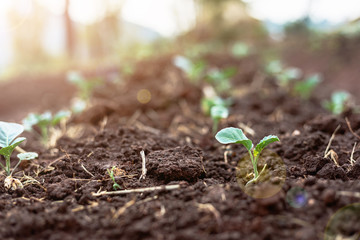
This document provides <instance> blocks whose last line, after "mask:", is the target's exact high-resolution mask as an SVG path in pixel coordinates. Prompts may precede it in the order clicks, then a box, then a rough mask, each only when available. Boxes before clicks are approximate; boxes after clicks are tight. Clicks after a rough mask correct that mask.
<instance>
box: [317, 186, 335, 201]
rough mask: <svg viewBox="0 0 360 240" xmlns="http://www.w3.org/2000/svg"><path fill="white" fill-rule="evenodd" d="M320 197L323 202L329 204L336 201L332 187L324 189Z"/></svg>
mask: <svg viewBox="0 0 360 240" xmlns="http://www.w3.org/2000/svg"><path fill="white" fill-rule="evenodd" d="M321 199H322V201H323V202H324V203H325V204H331V203H334V202H335V201H336V192H335V190H333V189H326V190H324V191H323V193H322V194H321Z"/></svg>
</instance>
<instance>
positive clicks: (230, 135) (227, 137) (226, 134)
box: [215, 127, 280, 185]
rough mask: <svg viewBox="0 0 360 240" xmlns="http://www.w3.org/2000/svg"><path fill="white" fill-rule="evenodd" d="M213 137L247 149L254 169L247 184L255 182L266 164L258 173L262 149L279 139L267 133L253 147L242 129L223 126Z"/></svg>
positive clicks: (224, 142)
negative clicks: (238, 144) (252, 176)
mask: <svg viewBox="0 0 360 240" xmlns="http://www.w3.org/2000/svg"><path fill="white" fill-rule="evenodd" d="M215 138H216V140H218V141H219V142H220V143H222V144H229V143H240V144H242V145H243V146H244V147H245V148H246V150H247V151H248V153H249V155H250V159H251V163H252V166H253V169H254V178H253V179H252V180H250V181H249V182H247V183H246V185H248V184H249V183H252V182H256V181H257V179H258V178H259V177H260V175H261V174H262V172H263V171H264V170H265V168H266V164H265V165H264V167H263V169H262V170H261V172H260V173H259V172H258V169H257V164H258V160H259V157H260V154H261V152H262V150H263V149H264V148H265V147H266V146H267V145H269V144H270V143H273V142H276V141H280V140H279V138H278V137H277V136H274V135H269V136H266V137H264V138H263V139H262V140H261V141H260V142H259V143H258V144H257V145H256V147H255V148H254V149H253V147H254V145H253V143H252V141H251V140H250V139H248V138H247V137H246V136H245V134H244V133H243V131H242V130H241V129H239V128H233V127H229V128H224V129H222V130H220V131H219V132H218V133H217V134H216V136H215Z"/></svg>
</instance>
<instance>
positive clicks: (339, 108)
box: [323, 91, 351, 115]
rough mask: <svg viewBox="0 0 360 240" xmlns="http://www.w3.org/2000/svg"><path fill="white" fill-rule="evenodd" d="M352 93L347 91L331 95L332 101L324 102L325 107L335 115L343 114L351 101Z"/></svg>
mask: <svg viewBox="0 0 360 240" xmlns="http://www.w3.org/2000/svg"><path fill="white" fill-rule="evenodd" d="M350 97H351V95H350V93H348V92H346V91H337V92H334V93H333V94H332V95H331V99H330V101H324V102H323V106H324V107H325V108H326V109H327V110H329V111H330V112H332V113H333V114H335V115H339V114H341V113H343V112H344V111H345V110H346V109H347V108H348V104H349V101H350Z"/></svg>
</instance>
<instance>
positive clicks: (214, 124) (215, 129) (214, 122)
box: [212, 118, 219, 135]
mask: <svg viewBox="0 0 360 240" xmlns="http://www.w3.org/2000/svg"><path fill="white" fill-rule="evenodd" d="M218 125H219V119H218V118H214V119H213V127H212V133H213V135H215V134H216V132H217V129H218Z"/></svg>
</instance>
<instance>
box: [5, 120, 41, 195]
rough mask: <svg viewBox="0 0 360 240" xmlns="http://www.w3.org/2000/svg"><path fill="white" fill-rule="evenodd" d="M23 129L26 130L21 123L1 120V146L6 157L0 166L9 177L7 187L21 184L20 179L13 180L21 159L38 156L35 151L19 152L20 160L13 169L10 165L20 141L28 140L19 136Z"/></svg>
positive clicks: (6, 181)
mask: <svg viewBox="0 0 360 240" xmlns="http://www.w3.org/2000/svg"><path fill="white" fill-rule="evenodd" d="M23 131H24V127H23V126H22V125H20V124H17V123H8V122H1V121H0V147H1V149H0V155H2V156H3V157H4V158H5V165H3V164H2V163H1V162H0V166H1V168H2V169H3V170H4V171H5V173H6V175H7V176H8V177H9V178H6V179H5V182H4V183H5V187H6V188H8V186H10V187H11V186H13V184H16V185H19V184H18V183H19V182H20V181H19V180H17V181H16V180H13V179H14V178H12V177H11V176H12V174H13V172H14V171H15V169H16V168H17V167H18V166H19V164H20V163H21V161H24V160H32V159H34V158H36V157H37V156H38V154H37V153H34V152H28V153H20V154H18V155H17V157H18V158H19V162H18V163H17V164H16V166H15V167H14V168H13V170H12V171H11V165H10V158H11V155H12V153H13V151H14V150H15V148H16V147H17V146H18V145H19V144H20V143H22V142H23V141H25V140H26V138H24V137H18V136H19V135H20V134H21V133H22V132H23ZM20 184H21V183H20ZM19 186H20V185H19Z"/></svg>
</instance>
